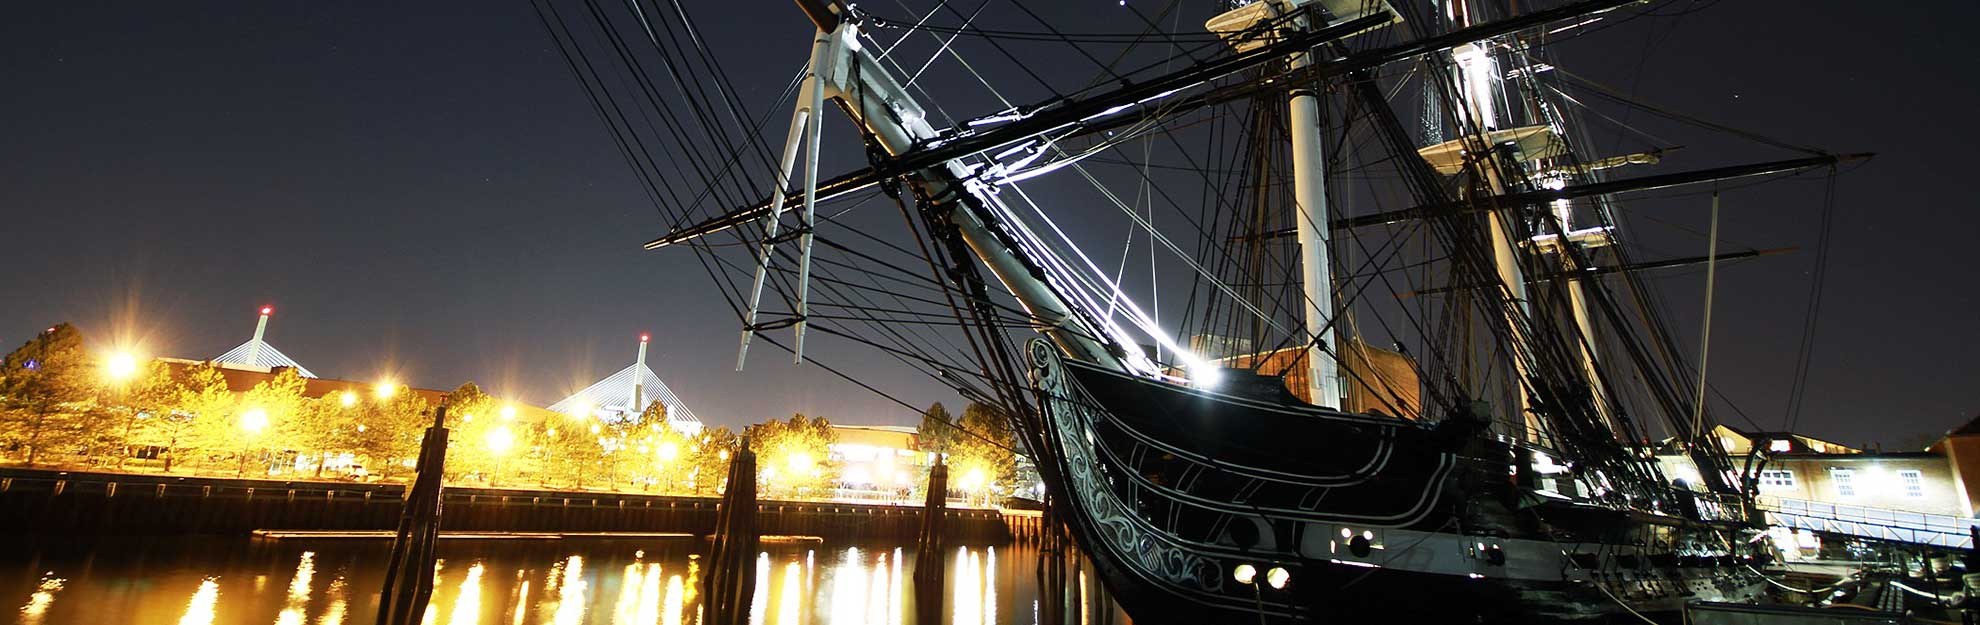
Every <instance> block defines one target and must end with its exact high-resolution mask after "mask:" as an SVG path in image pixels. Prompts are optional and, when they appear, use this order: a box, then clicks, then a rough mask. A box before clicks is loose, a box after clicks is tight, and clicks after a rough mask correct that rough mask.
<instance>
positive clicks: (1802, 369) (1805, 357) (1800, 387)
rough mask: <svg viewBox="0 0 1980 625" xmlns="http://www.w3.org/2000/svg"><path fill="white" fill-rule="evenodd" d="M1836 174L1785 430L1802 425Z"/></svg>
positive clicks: (1812, 279)
mask: <svg viewBox="0 0 1980 625" xmlns="http://www.w3.org/2000/svg"><path fill="white" fill-rule="evenodd" d="M1835 206H1836V174H1835V173H1834V171H1833V170H1831V172H1830V174H1829V178H1828V182H1827V188H1826V191H1825V195H1824V198H1823V201H1822V227H1821V230H1820V231H1819V232H1818V234H1817V235H1816V239H1815V241H1816V243H1815V271H1814V274H1813V275H1811V276H1810V277H1809V282H1810V284H1809V288H1808V304H1807V306H1806V308H1805V310H1804V312H1803V316H1802V320H1801V345H1800V348H1799V349H1798V353H1797V354H1796V355H1795V363H1794V377H1793V380H1794V382H1793V384H1792V385H1791V386H1790V387H1789V389H1788V410H1787V426H1788V431H1790V432H1792V431H1794V427H1795V426H1796V425H1799V424H1800V422H1801V408H1802V405H1803V404H1804V403H1805V401H1804V399H1803V398H1804V396H1805V395H1806V394H1807V392H1808V371H1809V363H1810V362H1812V361H1813V360H1814V352H1815V331H1816V328H1817V327H1818V325H1819V323H1820V320H1821V316H1822V291H1823V288H1824V287H1825V286H1826V285H1827V282H1828V277H1829V249H1830V247H1831V241H1832V239H1831V236H1832V234H1833V231H1834V229H1835Z"/></svg>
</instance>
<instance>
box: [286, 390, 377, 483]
mask: <svg viewBox="0 0 1980 625" xmlns="http://www.w3.org/2000/svg"><path fill="white" fill-rule="evenodd" d="M345 393H351V391H341V392H336V393H330V394H328V395H324V396H322V397H317V398H315V399H305V400H303V401H302V403H301V405H300V407H299V408H298V410H297V411H296V414H295V416H294V417H293V418H291V419H289V420H287V421H285V422H284V423H283V424H282V439H283V441H285V442H286V443H287V444H288V445H289V446H290V447H291V448H293V449H295V450H296V451H298V452H300V453H302V454H304V455H306V456H308V457H310V458H313V462H314V463H315V464H316V477H319V478H320V477H323V469H324V467H325V466H326V465H328V464H330V459H331V458H332V457H333V456H336V455H338V454H345V453H348V454H352V455H354V456H355V455H357V454H359V453H361V452H362V451H363V450H362V449H361V448H360V446H359V444H358V441H359V439H358V425H359V424H360V423H361V422H362V421H363V417H364V416H365V410H364V406H363V404H362V403H360V402H359V401H358V400H357V396H356V395H355V394H352V395H348V396H347V395H346V394H345ZM346 397H349V398H350V399H349V400H346Z"/></svg>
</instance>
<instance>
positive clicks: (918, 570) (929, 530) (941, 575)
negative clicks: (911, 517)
mask: <svg viewBox="0 0 1980 625" xmlns="http://www.w3.org/2000/svg"><path fill="white" fill-rule="evenodd" d="M948 501H949V467H948V465H946V464H943V463H942V461H941V460H940V459H939V458H938V459H937V460H936V461H935V466H932V467H929V468H928V500H927V502H926V503H924V504H922V507H921V531H920V533H918V534H917V535H916V536H915V542H914V545H915V551H914V613H915V622H916V623H940V622H942V620H943V619H942V585H943V582H944V580H945V578H946V575H945V573H946V572H947V571H946V569H945V568H944V567H943V566H942V555H943V549H942V516H943V515H944V514H945V513H946V511H947V508H948Z"/></svg>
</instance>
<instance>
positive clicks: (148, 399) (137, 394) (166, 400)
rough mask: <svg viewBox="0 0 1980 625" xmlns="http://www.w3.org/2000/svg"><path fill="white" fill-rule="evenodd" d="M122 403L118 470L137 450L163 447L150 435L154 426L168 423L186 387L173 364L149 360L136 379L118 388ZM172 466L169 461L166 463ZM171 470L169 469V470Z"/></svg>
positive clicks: (139, 370) (142, 366)
mask: <svg viewBox="0 0 1980 625" xmlns="http://www.w3.org/2000/svg"><path fill="white" fill-rule="evenodd" d="M116 390H117V391H118V394H119V395H120V396H121V397H122V399H123V401H120V402H118V403H120V404H123V409H124V415H123V416H124V433H123V445H124V447H125V450H124V453H123V455H122V456H120V457H118V458H117V467H118V468H123V466H124V463H125V461H127V460H129V459H130V458H131V456H134V455H136V454H137V447H140V446H151V447H164V445H159V444H157V442H155V441H153V440H151V437H150V436H148V434H149V432H148V430H150V429H151V428H152V426H153V424H155V423H159V422H161V421H166V420H169V419H170V418H171V416H172V409H173V408H176V407H177V406H178V403H179V396H180V394H182V393H184V392H185V387H184V386H183V385H182V384H181V383H180V376H179V375H177V373H176V372H174V371H173V370H172V367H171V365H167V364H165V362H164V361H161V360H149V361H146V362H145V363H144V364H143V365H141V366H140V367H139V369H138V371H137V373H136V374H135V376H134V377H133V378H132V379H131V380H129V381H126V382H124V386H123V388H120V389H116ZM166 462H167V463H170V462H171V460H169V458H168V459H167V460H166ZM168 470H169V469H168Z"/></svg>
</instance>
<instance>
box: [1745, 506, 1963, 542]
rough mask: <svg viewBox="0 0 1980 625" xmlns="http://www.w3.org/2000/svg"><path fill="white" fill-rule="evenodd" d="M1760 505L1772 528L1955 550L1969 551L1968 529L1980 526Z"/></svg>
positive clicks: (1947, 518) (1928, 517)
mask: <svg viewBox="0 0 1980 625" xmlns="http://www.w3.org/2000/svg"><path fill="white" fill-rule="evenodd" d="M1759 504H1760V509H1761V510H1763V511H1765V512H1766V514H1767V522H1768V524H1770V525H1773V526H1775V527H1791V528H1795V529H1805V530H1809V531H1814V532H1824V533H1829V534H1840V535H1844V536H1854V537H1857V538H1865V539H1870V540H1881V541H1886V542H1896V543H1909V544H1914V545H1931V546H1934V547H1948V548H1954V549H1971V548H1972V547H1973V538H1972V536H1971V534H1970V533H1969V529H1970V528H1971V527H1973V526H1975V525H1980V519H1968V518H1961V517H1956V516H1952V515H1945V514H1926V513H1923V512H1908V511H1904V510H1893V509H1890V508H1873V507H1869V506H1851V505H1845V504H1833V503H1823V502H1819V501H1805V500H1801V499H1781V498H1776V497H1762V498H1761V499H1760V501H1759Z"/></svg>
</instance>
